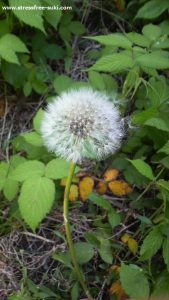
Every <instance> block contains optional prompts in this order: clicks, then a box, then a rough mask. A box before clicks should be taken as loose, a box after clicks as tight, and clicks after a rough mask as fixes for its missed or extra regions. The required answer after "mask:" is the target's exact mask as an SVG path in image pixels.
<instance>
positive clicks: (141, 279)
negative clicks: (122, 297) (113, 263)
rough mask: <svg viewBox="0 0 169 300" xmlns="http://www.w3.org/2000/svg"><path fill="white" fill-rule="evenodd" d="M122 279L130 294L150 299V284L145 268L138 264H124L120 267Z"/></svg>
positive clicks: (133, 296) (132, 296) (145, 299)
mask: <svg viewBox="0 0 169 300" xmlns="http://www.w3.org/2000/svg"><path fill="white" fill-rule="evenodd" d="M120 281H121V283H122V287H123V288H124V290H125V292H126V294H127V295H128V296H130V297H131V298H133V299H144V300H148V298H149V284H148V280H147V278H146V276H145V274H144V272H143V269H141V268H139V267H138V266H136V265H132V264H130V265H125V264H123V265H122V267H121V268H120Z"/></svg>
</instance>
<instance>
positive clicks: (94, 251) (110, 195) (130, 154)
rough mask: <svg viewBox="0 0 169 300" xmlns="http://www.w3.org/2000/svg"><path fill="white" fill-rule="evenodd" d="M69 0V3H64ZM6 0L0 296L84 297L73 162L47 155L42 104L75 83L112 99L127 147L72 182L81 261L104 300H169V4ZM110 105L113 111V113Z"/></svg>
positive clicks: (2, 15) (0, 102)
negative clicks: (69, 239)
mask: <svg viewBox="0 0 169 300" xmlns="http://www.w3.org/2000/svg"><path fill="white" fill-rule="evenodd" d="M63 2H64V3H63ZM63 2H62V3H61V2H60V1H59V0H36V1H34V0H29V1H28V0H25V1H24V5H27V6H29V5H34V4H35V3H36V5H53V4H54V5H61V4H62V5H65V6H67V7H70V6H71V7H72V10H69V9H67V10H63V11H60V10H55V11H41V10H37V11H30V12H29V13H28V12H24V13H23V12H21V11H14V10H13V11H10V10H3V8H2V7H3V6H7V5H12V6H18V5H23V0H9V2H8V1H3V2H1V3H0V6H1V7H0V58H1V65H0V74H1V75H0V80H1V87H0V90H1V95H0V117H1V119H0V124H1V132H0V147H1V148H0V159H1V162H0V192H1V194H0V299H2V300H5V299H7V300H32V299H34V300H42V299H49V300H54V299H58V300H59V299H68V300H70V299H72V300H76V299H84V297H85V295H84V294H83V291H82V289H81V287H80V285H79V283H78V281H77V277H76V273H75V272H74V268H73V266H72V263H71V259H70V254H69V251H68V248H67V243H66V238H65V228H64V221H63V215H62V214H63V210H62V205H63V194H64V188H65V185H66V180H67V175H68V170H69V163H68V162H66V161H64V160H63V159H60V158H59V157H56V156H55V155H53V154H51V153H49V152H48V150H47V149H46V147H45V146H44V141H43V139H42V136H41V122H42V119H43V115H44V109H45V107H46V105H47V104H48V103H50V102H51V101H53V99H54V97H55V96H56V95H60V94H61V93H62V92H63V91H67V90H69V89H71V88H75V89H79V88H81V87H92V88H93V89H95V90H98V91H100V92H106V93H107V94H108V95H110V97H111V99H112V101H113V102H114V103H116V104H117V105H118V107H119V108H120V111H121V115H122V118H123V120H124V127H125V137H124V139H123V142H122V146H121V149H120V150H119V151H118V152H117V153H116V154H114V155H113V156H111V157H108V159H106V160H104V161H101V162H99V163H98V162H94V161H90V160H89V161H87V162H86V163H85V164H82V165H80V166H79V167H78V168H77V169H76V172H75V176H74V178H73V182H72V185H71V190H70V195H69V200H70V222H71V230H72V234H73V240H74V243H75V250H76V255H77V259H78V263H79V264H80V265H81V266H82V267H83V270H84V273H85V278H86V282H87V285H88V286H89V289H90V292H91V294H92V296H93V298H94V299H97V300H99V299H100V300H101V299H111V300H116V299H117V300H124V299H147V300H148V299H150V300H153V299H168V298H169V181H168V180H169V178H168V169H169V118H168V115H169V86H168V76H169V73H168V69H169V21H168V11H169V1H168V0H148V1H147V0H146V1H141V0H140V1H136V0H129V1H126V0H114V1H110V0H105V1H92V2H91V1H88V0H83V1H71V0H68V1H63ZM103 109H104V108H103Z"/></svg>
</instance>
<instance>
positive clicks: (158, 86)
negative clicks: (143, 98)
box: [147, 78, 169, 109]
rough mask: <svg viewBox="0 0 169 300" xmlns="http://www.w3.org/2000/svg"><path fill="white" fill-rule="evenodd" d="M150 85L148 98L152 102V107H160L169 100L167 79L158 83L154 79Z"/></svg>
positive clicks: (150, 81)
mask: <svg viewBox="0 0 169 300" xmlns="http://www.w3.org/2000/svg"><path fill="white" fill-rule="evenodd" d="M149 83H150V86H149V87H148V93H147V98H148V99H150V100H151V103H152V105H158V106H159V105H161V104H162V103H164V102H166V101H167V100H169V86H168V84H167V82H166V80H165V79H162V80H158V81H157V80H155V79H154V78H152V79H151V80H149ZM156 109H157V108H156Z"/></svg>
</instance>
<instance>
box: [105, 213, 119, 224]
mask: <svg viewBox="0 0 169 300" xmlns="http://www.w3.org/2000/svg"><path fill="white" fill-rule="evenodd" d="M108 220H109V223H110V225H111V227H112V228H114V227H116V226H117V225H119V224H120V222H121V215H120V214H119V213H117V212H110V213H109V214H108Z"/></svg>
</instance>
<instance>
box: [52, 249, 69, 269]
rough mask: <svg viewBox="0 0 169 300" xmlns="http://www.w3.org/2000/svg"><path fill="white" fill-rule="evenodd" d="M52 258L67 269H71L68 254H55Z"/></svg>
mask: <svg viewBox="0 0 169 300" xmlns="http://www.w3.org/2000/svg"><path fill="white" fill-rule="evenodd" d="M52 258H53V259H55V260H57V261H59V262H61V263H62V264H64V265H65V266H67V267H68V268H71V269H72V264H71V258H70V253H69V252H63V253H62V252H60V253H59V252H56V253H54V254H53V255H52Z"/></svg>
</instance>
